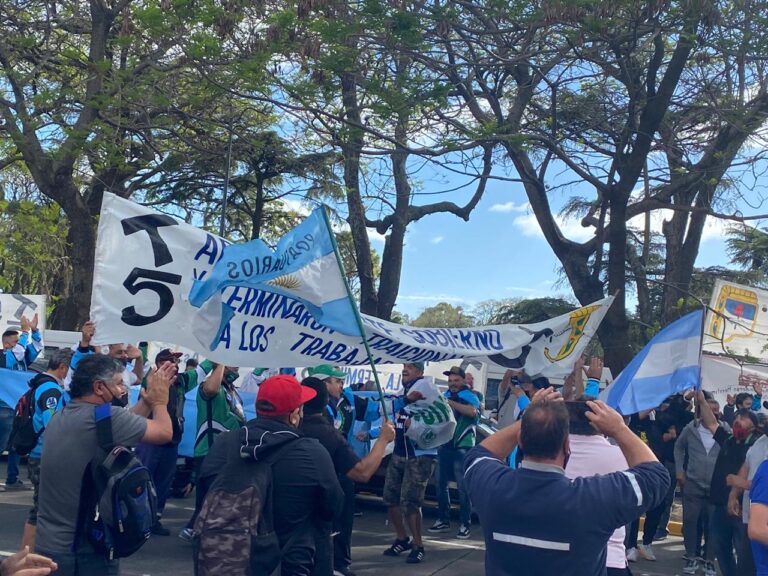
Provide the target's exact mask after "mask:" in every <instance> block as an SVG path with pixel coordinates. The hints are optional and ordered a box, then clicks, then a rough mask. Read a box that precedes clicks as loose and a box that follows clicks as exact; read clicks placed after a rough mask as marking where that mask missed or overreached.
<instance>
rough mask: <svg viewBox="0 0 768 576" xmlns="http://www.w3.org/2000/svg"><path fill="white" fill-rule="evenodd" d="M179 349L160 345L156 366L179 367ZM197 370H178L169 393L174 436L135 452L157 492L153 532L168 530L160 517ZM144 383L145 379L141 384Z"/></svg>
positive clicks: (174, 471)
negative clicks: (187, 395) (147, 471)
mask: <svg viewBox="0 0 768 576" xmlns="http://www.w3.org/2000/svg"><path fill="white" fill-rule="evenodd" d="M181 355H182V354H181V352H172V351H171V350H170V349H169V348H163V349H162V350H160V352H158V353H157V355H156V356H155V366H156V367H157V368H158V369H160V368H162V367H163V366H165V365H166V364H170V365H171V366H172V369H173V370H178V364H179V358H180V357H181ZM197 377H198V374H197V371H196V370H191V371H187V372H177V373H176V376H175V377H174V379H173V383H172V384H171V388H170V390H169V393H168V415H169V416H170V418H171V425H172V426H173V438H172V440H171V441H170V442H168V443H167V444H163V445H156V444H150V443H146V442H142V443H141V444H139V445H138V446H137V447H136V455H137V456H138V457H139V458H140V459H141V461H142V462H143V463H144V466H146V467H147V469H148V470H149V472H150V474H151V475H152V482H153V483H154V485H155V491H156V492H157V518H156V520H155V522H154V523H153V524H152V534H155V535H156V536H169V535H170V533H171V531H170V530H168V528H166V527H165V526H163V525H162V524H161V523H160V517H161V516H162V514H163V510H164V509H165V502H166V500H167V499H168V494H169V493H170V491H171V484H172V483H173V476H174V474H175V473H176V459H177V458H178V456H179V442H181V437H182V435H183V434H184V400H185V398H184V397H185V395H186V393H187V392H189V391H190V390H192V389H193V388H195V386H197ZM142 386H146V380H145V382H144V383H143V384H142Z"/></svg>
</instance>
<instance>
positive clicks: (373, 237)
mask: <svg viewBox="0 0 768 576" xmlns="http://www.w3.org/2000/svg"><path fill="white" fill-rule="evenodd" d="M366 231H367V232H368V240H369V241H371V242H379V243H381V244H384V241H385V240H386V238H387V236H386V235H385V234H379V233H378V232H377V231H376V228H366Z"/></svg>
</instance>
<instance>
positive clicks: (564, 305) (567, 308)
mask: <svg viewBox="0 0 768 576" xmlns="http://www.w3.org/2000/svg"><path fill="white" fill-rule="evenodd" d="M575 309H576V306H574V305H573V304H572V303H571V302H568V301H567V300H564V299H563V298H527V299H522V300H519V301H517V302H514V303H512V304H510V305H508V306H503V307H501V308H500V309H499V310H498V311H497V312H496V314H495V315H494V316H493V318H492V322H491V324H535V323H536V322H544V321H545V320H549V319H550V318H555V317H556V316H561V315H563V314H567V313H568V312H572V311H573V310H575Z"/></svg>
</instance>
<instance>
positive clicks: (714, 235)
mask: <svg viewBox="0 0 768 576" xmlns="http://www.w3.org/2000/svg"><path fill="white" fill-rule="evenodd" d="M673 214H674V212H673V211H672V210H667V209H662V210H653V211H652V212H651V232H655V233H657V234H661V229H662V225H663V223H664V220H671V219H672V216H673ZM629 226H631V227H632V228H635V229H638V230H643V229H644V228H645V214H640V215H639V216H635V217H634V218H632V219H631V220H630V221H629ZM727 228H728V222H727V221H725V220H723V219H721V218H714V217H712V216H708V217H707V221H706V222H705V223H704V231H703V232H702V235H701V241H702V242H706V241H707V240H721V239H722V238H723V237H724V236H725V233H726V229H727Z"/></svg>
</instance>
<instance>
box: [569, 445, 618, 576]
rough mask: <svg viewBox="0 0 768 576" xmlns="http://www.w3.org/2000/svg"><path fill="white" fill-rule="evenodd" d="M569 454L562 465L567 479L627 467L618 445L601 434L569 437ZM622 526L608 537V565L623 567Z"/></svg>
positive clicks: (609, 566)
mask: <svg viewBox="0 0 768 576" xmlns="http://www.w3.org/2000/svg"><path fill="white" fill-rule="evenodd" d="M569 442H570V446H571V457H570V459H569V460H568V465H567V466H566V467H565V475H566V476H567V477H568V478H571V479H573V478H588V477H590V476H595V475H596V474H611V473H612V472H620V471H622V470H627V469H628V468H629V465H628V464H627V459H626V458H625V457H624V454H623V453H622V451H621V450H620V449H619V447H618V446H614V445H613V444H611V443H610V442H608V440H606V438H605V437H604V436H600V435H595V436H581V435H578V434H571V435H570V436H569ZM624 533H625V528H624V527H623V526H622V527H621V528H617V529H616V531H615V532H614V533H613V534H612V535H611V537H610V539H609V540H608V555H607V559H606V566H607V567H608V568H618V569H622V568H626V567H627V555H626V550H625V548H624Z"/></svg>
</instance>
